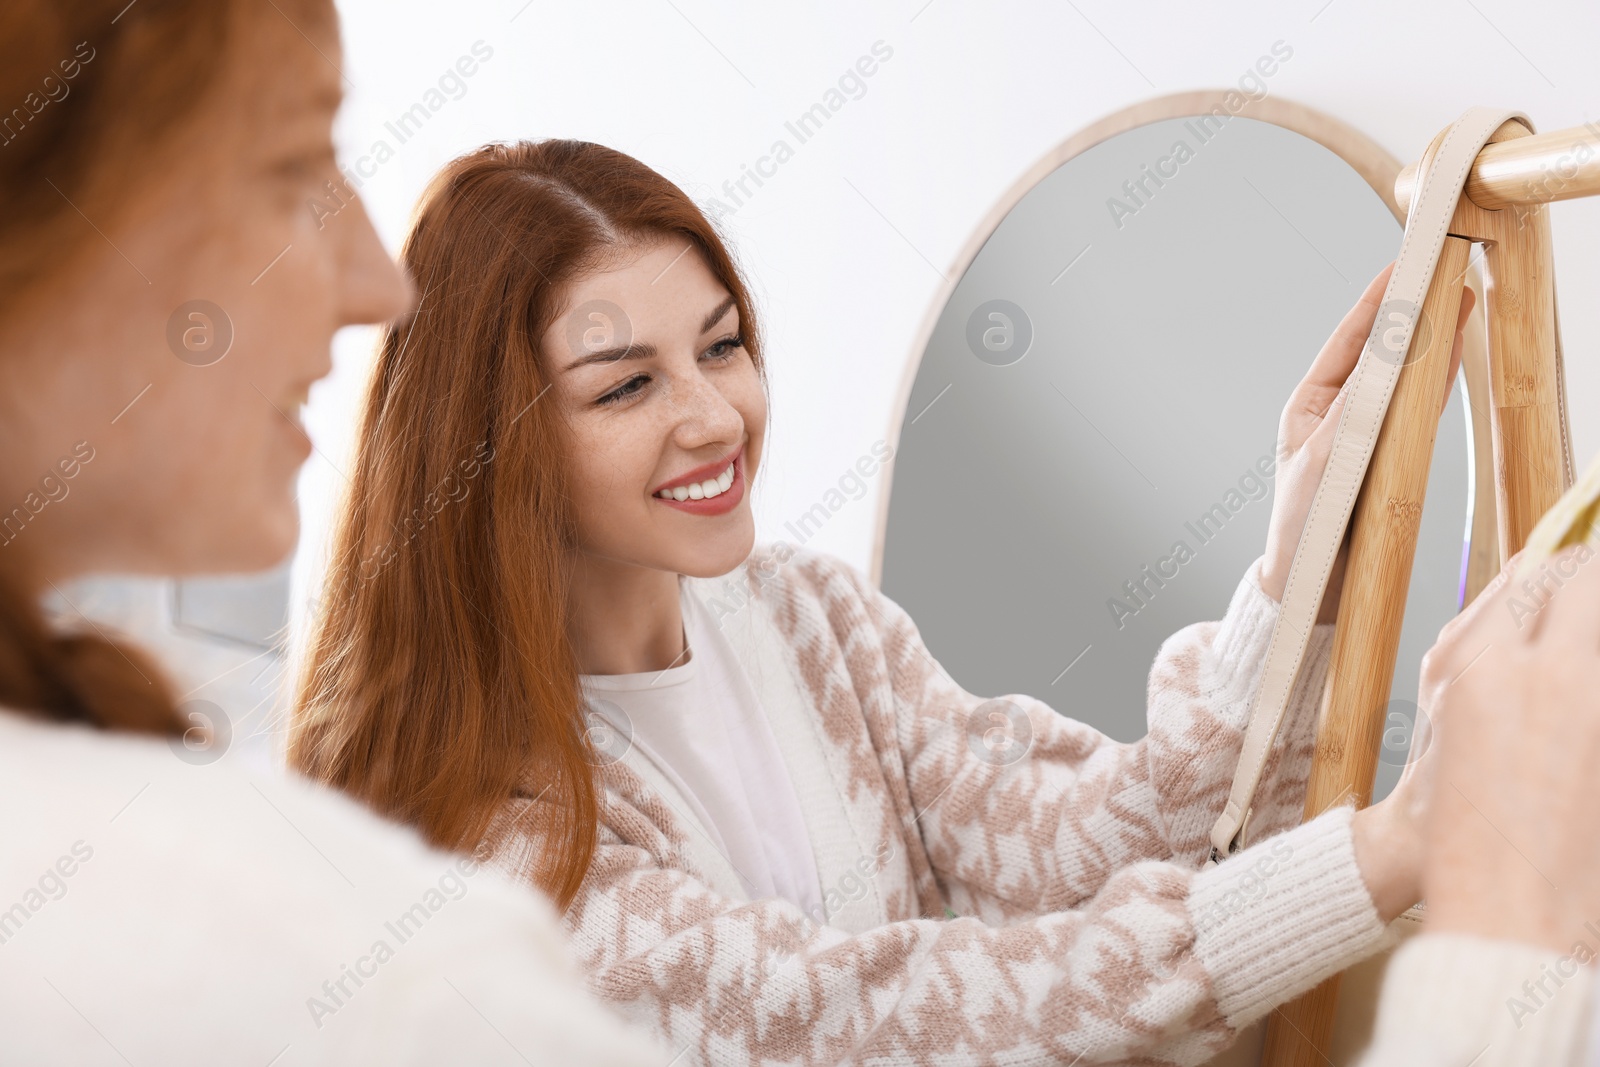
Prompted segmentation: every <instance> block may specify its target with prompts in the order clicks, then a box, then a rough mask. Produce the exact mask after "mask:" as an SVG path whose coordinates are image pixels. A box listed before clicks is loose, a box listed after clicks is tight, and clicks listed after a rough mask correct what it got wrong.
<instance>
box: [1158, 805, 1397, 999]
mask: <svg viewBox="0 0 1600 1067" xmlns="http://www.w3.org/2000/svg"><path fill="white" fill-rule="evenodd" d="M1354 814H1355V809H1353V808H1351V807H1348V806H1340V807H1336V808H1333V809H1331V810H1329V811H1326V812H1324V813H1323V814H1321V815H1319V816H1317V817H1316V818H1315V819H1312V820H1311V821H1310V822H1308V823H1304V824H1302V825H1300V826H1296V827H1295V828H1293V829H1291V830H1287V831H1285V832H1283V833H1281V834H1278V835H1277V836H1275V837H1271V838H1268V839H1267V840H1265V841H1262V842H1260V843H1259V844H1255V845H1252V846H1250V847H1249V848H1246V849H1244V850H1243V851H1241V852H1238V853H1236V854H1235V855H1233V856H1230V857H1229V858H1228V859H1226V860H1224V861H1223V862H1222V863H1220V864H1218V865H1216V866H1214V867H1207V868H1206V869H1204V870H1203V871H1201V872H1200V873H1199V874H1197V875H1195V877H1194V881H1193V882H1192V883H1191V884H1190V888H1189V901H1188V904H1189V918H1190V920H1191V921H1192V922H1193V923H1194V927H1195V945H1194V952H1195V956H1196V957H1197V958H1198V959H1199V960H1200V962H1201V963H1202V964H1204V966H1205V968H1206V971H1207V973H1209V974H1210V976H1211V983H1212V987H1213V991H1214V993H1215V996H1216V1001H1217V1008H1218V1010H1219V1011H1220V1012H1221V1014H1222V1016H1223V1018H1224V1019H1225V1020H1226V1021H1227V1023H1228V1025H1229V1026H1232V1027H1234V1028H1239V1027H1243V1026H1246V1025H1248V1024H1249V1023H1251V1022H1253V1021H1254V1020H1256V1019H1258V1018H1260V1017H1261V1016H1262V1015H1265V1014H1266V1013H1267V1012H1269V1011H1271V1010H1272V1009H1273V1008H1274V1007H1276V1006H1277V1005H1279V1004H1282V1003H1284V1002H1285V1001H1287V1000H1289V999H1291V998H1293V997H1295V996H1297V995H1299V994H1300V993H1303V992H1305V991H1306V990H1307V989H1310V988H1311V987H1312V986H1315V985H1316V984H1317V983H1318V982H1321V981H1322V980H1323V979H1324V978H1327V977H1328V976H1329V975H1332V974H1336V973H1338V972H1339V971H1342V970H1344V969H1345V968H1346V967H1349V966H1350V965H1351V964H1353V963H1355V962H1357V961H1358V960H1361V959H1363V958H1364V957H1366V956H1368V955H1371V954H1372V953H1373V952H1375V951H1377V949H1378V948H1379V947H1381V945H1382V944H1383V942H1384V935H1385V933H1386V931H1387V927H1386V926H1385V925H1384V923H1383V922H1382V921H1381V920H1380V919H1379V917H1378V913H1377V910H1376V909H1375V908H1374V907H1373V905H1372V896H1371V894H1370V893H1369V892H1368V891H1367V885H1366V882H1365V881H1364V880H1363V879H1362V877H1361V871H1360V868H1359V867H1357V865H1356V855H1355V846H1354V843H1353V842H1352V840H1351V830H1350V820H1351V817H1352V816H1353V815H1354Z"/></svg>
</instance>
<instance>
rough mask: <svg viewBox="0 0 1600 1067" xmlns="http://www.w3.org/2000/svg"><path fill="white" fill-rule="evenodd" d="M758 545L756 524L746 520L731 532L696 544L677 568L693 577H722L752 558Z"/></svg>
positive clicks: (681, 572)
mask: <svg viewBox="0 0 1600 1067" xmlns="http://www.w3.org/2000/svg"><path fill="white" fill-rule="evenodd" d="M755 545H756V528H755V523H754V522H745V523H743V524H741V526H740V528H739V529H738V530H736V531H733V532H731V533H730V534H729V535H726V536H722V537H716V538H712V539H710V540H708V541H702V542H699V543H697V544H696V545H695V546H694V548H693V549H691V550H690V551H688V552H686V553H685V554H684V556H685V558H684V560H683V564H682V565H680V566H679V567H677V568H676V570H677V571H678V573H680V574H686V575H688V576H689V577H691V578H720V577H722V576H723V575H724V574H727V573H729V572H730V571H732V570H733V569H734V568H736V567H738V566H739V564H741V563H743V562H744V561H745V560H746V559H749V558H750V550H751V549H753V548H755Z"/></svg>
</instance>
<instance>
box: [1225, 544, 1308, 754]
mask: <svg viewBox="0 0 1600 1067" xmlns="http://www.w3.org/2000/svg"><path fill="white" fill-rule="evenodd" d="M1265 558H1266V557H1265V556H1257V557H1256V560H1255V562H1254V563H1252V564H1250V566H1249V567H1248V568H1247V569H1246V570H1245V572H1244V577H1242V578H1240V579H1239V584H1238V585H1237V586H1235V587H1234V590H1233V597H1232V599H1231V600H1230V601H1229V602H1228V610H1227V612H1226V613H1225V614H1224V615H1223V616H1222V621H1221V622H1220V623H1219V624H1218V626H1217V632H1216V636H1215V637H1214V639H1213V641H1212V646H1211V647H1212V655H1211V662H1212V663H1213V664H1214V666H1213V668H1212V669H1213V671H1214V674H1213V675H1212V681H1213V683H1214V684H1215V685H1216V686H1217V687H1218V689H1217V691H1216V695H1217V696H1219V697H1221V698H1222V700H1223V701H1224V703H1225V704H1226V705H1233V706H1238V705H1243V706H1244V707H1246V708H1248V707H1249V704H1250V701H1251V699H1252V698H1253V697H1254V696H1255V690H1256V687H1257V686H1258V685H1259V683H1260V681H1261V672H1262V670H1263V669H1264V668H1265V667H1266V663H1267V648H1268V646H1269V645H1270V644H1271V643H1272V630H1273V627H1274V626H1276V625H1277V622H1278V608H1279V604H1278V602H1277V601H1276V600H1273V599H1272V598H1271V597H1269V596H1268V595H1267V594H1266V593H1265V592H1263V591H1262V589H1261V564H1262V562H1263V561H1264V560H1265ZM1332 645H1333V624H1332V623H1322V624H1320V625H1316V626H1313V627H1312V628H1311V638H1310V641H1309V642H1308V643H1307V646H1306V655H1305V658H1304V659H1303V660H1302V661H1301V666H1300V674H1299V680H1300V681H1304V680H1306V679H1309V678H1312V677H1318V678H1320V675H1318V674H1317V671H1318V669H1319V668H1320V667H1321V666H1322V665H1324V664H1326V663H1327V659H1328V651H1329V649H1330V648H1331V647H1332ZM1299 695H1300V694H1299V693H1298V692H1297V693H1296V696H1299ZM1239 726H1240V728H1241V729H1242V728H1243V727H1244V723H1243V722H1240V723H1239Z"/></svg>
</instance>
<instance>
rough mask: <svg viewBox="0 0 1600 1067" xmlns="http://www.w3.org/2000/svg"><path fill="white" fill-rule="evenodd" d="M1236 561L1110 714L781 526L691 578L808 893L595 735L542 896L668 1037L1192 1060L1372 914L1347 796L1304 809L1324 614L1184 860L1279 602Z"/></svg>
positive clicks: (945, 1056) (518, 818)
mask: <svg viewBox="0 0 1600 1067" xmlns="http://www.w3.org/2000/svg"><path fill="white" fill-rule="evenodd" d="M1258 567H1259V560H1258V561H1257V563H1256V564H1253V565H1252V566H1251V568H1250V570H1249V572H1248V573H1247V574H1246V576H1245V577H1244V578H1243V579H1241V581H1240V583H1239V585H1238V587H1237V589H1236V590H1235V592H1234V594H1233V597H1232V600H1231V603H1230V604H1229V607H1228V610H1227V613H1226V614H1225V615H1224V617H1223V618H1222V620H1221V621H1220V622H1203V623H1197V624H1195V625H1191V626H1189V627H1187V628H1185V629H1183V630H1181V631H1179V632H1178V633H1176V634H1174V635H1173V636H1172V637H1170V638H1168V639H1167V641H1166V642H1165V643H1164V644H1163V645H1162V646H1161V649H1160V651H1159V653H1158V654H1157V656H1156V659H1155V662H1154V665H1153V667H1152V669H1151V672H1150V677H1149V692H1148V697H1149V724H1150V732H1149V735H1148V736H1147V737H1145V738H1144V739H1143V740H1140V741H1138V742H1135V743H1133V744H1123V743H1120V742H1117V741H1113V740H1112V739H1110V738H1108V737H1106V736H1105V735H1103V734H1101V733H1099V732H1098V731H1096V730H1094V729H1092V728H1090V727H1088V726H1085V725H1083V724H1082V723H1079V722H1076V721H1074V720H1073V719H1071V718H1069V717H1067V716H1066V715H1063V714H1060V713H1058V712H1057V711H1056V710H1054V709H1052V708H1051V707H1050V706H1048V705H1046V704H1045V703H1043V702H1042V701H1040V700H1037V699H1035V698H1033V697H1029V696H1022V695H1010V696H1007V697H1004V698H1001V699H995V700H986V699H985V698H982V697H979V696H974V695H972V694H970V693H967V692H966V691H964V690H963V689H961V687H960V686H958V685H956V684H955V682H954V681H952V680H951V678H950V677H949V675H947V674H946V673H945V672H944V671H943V670H942V669H941V668H940V667H939V665H938V663H936V662H935V661H934V659H933V657H932V656H931V655H930V654H929V653H928V650H927V649H926V648H925V647H924V646H923V643H922V640H921V638H920V636H919V634H918V632H917V628H916V626H915V624H914V623H913V622H912V621H911V619H910V617H909V616H908V615H907V614H906V613H905V612H904V611H903V610H902V609H901V608H900V607H899V606H898V605H896V604H895V603H894V602H893V601H891V600H890V599H889V598H888V597H886V596H884V595H883V594H882V593H881V592H879V591H878V590H877V589H876V588H875V587H874V586H873V585H872V583H871V582H870V581H868V580H867V579H866V578H865V577H864V576H863V575H862V574H861V573H860V572H859V571H858V570H856V569H855V568H854V567H852V566H850V565H849V564H847V563H845V562H844V561H842V560H839V559H837V558H835V557H831V556H828V555H825V554H821V553H818V552H815V551H810V550H804V549H798V548H794V547H792V546H790V545H788V544H786V543H784V542H775V543H773V544H770V545H762V546H758V547H757V550H756V551H755V552H753V553H752V554H751V557H750V558H749V559H748V560H746V562H745V563H744V564H742V565H741V566H740V567H739V568H737V569H736V570H735V571H733V572H731V573H730V574H729V575H727V576H724V577H723V578H719V579H695V578H688V579H685V580H686V581H689V582H690V583H691V587H692V589H693V591H694V592H695V593H696V594H697V595H700V596H703V597H704V598H705V601H704V602H705V603H706V605H707V606H708V608H709V609H710V611H711V613H712V615H713V616H714V617H715V618H716V619H717V620H718V625H719V627H720V629H721V631H722V633H723V634H724V635H725V636H726V637H727V638H728V639H729V640H730V641H731V642H732V644H733V646H734V649H735V652H736V653H737V655H738V658H739V661H740V663H741V665H742V666H743V668H744V670H745V672H746V674H747V675H748V677H749V679H750V681H751V684H752V687H753V689H754V691H755V692H756V693H757V694H759V698H760V703H761V708H760V710H761V711H762V712H764V713H765V714H766V715H767V717H768V719H769V721H770V723H771V726H772V729H773V732H774V734H775V736H776V738H777V740H778V743H779V746H780V748H781V749H782V751H783V754H784V758H785V760H786V762H787V764H788V766H789V770H790V774H791V776H792V778H793V781H794V784H795V787H796V792H797V794H798V796H799V799H800V802H801V806H802V808H803V810H804V813H805V818H806V823H807V831H808V834H809V837H810V840H811V844H812V848H813V850H814V854H815V858H816V861H817V868H818V872H819V875H820V877H821V879H822V890H823V893H824V907H825V909H826V914H823V915H818V916H808V915H806V914H804V912H803V911H802V910H801V909H800V908H799V907H798V906H796V905H795V904H793V903H791V902H789V901H786V900H782V899H775V898H774V899H760V900H750V899H747V898H746V896H745V894H744V892H743V890H742V887H741V882H740V879H739V877H738V874H737V872H736V871H734V870H733V868H732V867H730V866H729V863H728V861H727V860H726V859H725V858H724V857H722V856H721V855H719V854H718V853H717V851H716V850H715V849H714V848H713V847H712V846H711V845H710V843H709V842H710V840H711V839H710V837H709V836H708V834H707V828H705V827H703V826H700V825H698V823H697V822H696V821H695V820H694V819H693V818H692V817H691V816H690V815H689V814H688V812H689V810H690V807H689V805H688V804H687V803H686V802H685V799H684V798H683V797H682V796H681V795H679V794H678V793H677V792H676V791H675V790H674V788H673V787H672V785H671V783H670V782H669V781H668V780H667V778H666V777H664V776H663V775H662V774H661V772H660V770H659V769H658V768H656V767H654V766H652V765H651V763H650V761H649V759H648V758H646V757H645V756H644V754H643V753H642V752H641V751H640V750H638V749H637V748H632V747H629V746H628V745H627V739H626V737H621V738H617V737H612V738H610V739H609V741H608V742H607V744H606V746H605V751H606V753H608V755H606V756H604V757H602V758H601V759H600V760H599V762H600V763H601V764H602V767H601V779H602V784H603V791H604V798H603V799H604V803H603V811H602V816H601V826H600V831H599V836H600V839H599V845H598V848H597V851H596V853H595V857H594V861H593V864H592V866H591V867H590V870H589V872H588V874H587V876H586V880H585V882H584V884H583V886H582V888H581V889H580V891H579V895H578V897H577V898H576V899H575V900H574V901H573V903H572V905H571V907H570V908H569V909H568V910H567V913H566V915H565V916H564V921H565V923H566V926H567V929H568V930H569V931H570V933H571V934H572V936H573V940H574V947H575V951H576V953H577V955H578V956H579V958H580V959H581V960H583V961H584V962H586V963H587V965H588V967H589V970H590V976H591V977H590V987H591V989H592V990H593V991H594V992H595V993H597V994H598V995H599V996H601V997H602V998H604V999H605V1000H608V1001H611V1002H613V1004H614V1005H615V1006H616V1007H617V1008H618V1009H619V1010H620V1011H621V1012H622V1013H623V1014H624V1015H626V1016H628V1017H630V1018H631V1019H633V1020H635V1021H637V1022H638V1023H640V1024H643V1025H644V1027H646V1028H647V1029H648V1030H649V1031H652V1032H653V1033H654V1034H655V1035H656V1036H657V1037H658V1038H659V1039H661V1040H662V1041H663V1042H664V1043H666V1044H667V1045H668V1046H669V1047H670V1048H671V1049H672V1050H673V1051H674V1052H675V1053H677V1054H678V1055H679V1057H680V1059H679V1060H678V1062H679V1063H682V1064H690V1063H703V1064H713V1063H714V1064H719V1065H727V1064H755V1063H767V1062H776V1063H792V1064H808V1065H809V1064H836V1063H864V1062H868V1061H870V1062H873V1063H879V1064H919V1065H921V1064H934V1063H965V1062H985V1063H998V1062H1004V1063H1008V1064H1017V1065H1022V1064H1045V1063H1076V1064H1080V1065H1087V1064H1100V1063H1129V1062H1132V1063H1179V1064H1195V1063H1200V1062H1203V1061H1204V1060H1206V1059H1208V1058H1209V1057H1210V1056H1212V1055H1213V1054H1214V1053H1216V1052H1217V1051H1219V1050H1220V1049H1222V1048H1224V1047H1226V1046H1227V1045H1228V1044H1229V1043H1230V1042H1231V1041H1232V1040H1233V1038H1234V1037H1235V1036H1236V1034H1237V1031H1238V1030H1239V1028H1241V1027H1243V1026H1245V1025H1247V1024H1249V1023H1250V1022H1252V1021H1254V1020H1255V1019H1257V1018H1259V1017H1260V1016H1262V1015H1263V1014H1265V1013H1266V1012H1267V1011H1269V1010H1271V1009H1272V1008H1273V1007H1274V1006H1276V1005H1277V1004H1279V1003H1282V1002H1283V1001H1285V1000H1288V999H1290V998H1292V997H1293V996H1295V995H1297V994H1299V993H1301V992H1303V991H1304V990H1306V989H1309V988H1310V987H1311V986H1313V985H1315V984H1316V983H1317V982H1319V981H1321V980H1322V979H1323V978H1325V977H1327V976H1329V975H1331V974H1333V973H1335V972H1337V971H1339V970H1342V969H1343V968H1345V967H1347V966H1349V965H1350V964H1352V963H1353V962H1355V961H1357V960H1358V959H1360V958H1362V957H1364V956H1366V955H1368V954H1370V953H1372V952H1374V951H1376V950H1377V949H1378V948H1380V947H1381V946H1382V945H1383V944H1384V942H1385V937H1384V934H1385V927H1384V925H1383V923H1382V922H1381V920H1380V919H1379V916H1378V914H1377V913H1376V911H1375V910H1374V908H1373V904H1372V901H1371V897H1370V895H1369V893H1368V892H1367V890H1366V887H1365V883H1364V882H1363V880H1362V878H1361V875H1360V872H1359V870H1358V868H1357V865H1356V862H1355V856H1354V851H1353V848H1352V843H1351V831H1350V819H1351V815H1352V810H1353V809H1351V808H1350V807H1337V808H1334V809H1332V810H1330V811H1328V812H1325V813H1324V814H1322V815H1320V816H1319V817H1318V818H1316V819H1314V820H1312V821H1310V822H1308V823H1305V824H1304V825H1297V824H1298V823H1300V819H1301V808H1302V804H1303V798H1304V794H1305V784H1306V778H1307V775H1308V772H1309V765H1310V756H1311V750H1312V733H1313V727H1314V719H1315V715H1316V705H1317V700H1318V696H1319V694H1320V692H1321V689H1322V683H1323V679H1324V676H1325V674H1326V672H1327V661H1328V653H1329V650H1330V646H1331V639H1332V629H1333V627H1332V626H1331V625H1321V626H1318V627H1316V630H1315V632H1314V633H1313V635H1312V638H1311V644H1310V648H1309V650H1308V653H1307V657H1306V666H1305V668H1304V669H1303V670H1302V672H1301V675H1300V677H1299V679H1298V680H1297V685H1296V688H1295V690H1294V694H1293V700H1292V706H1291V708H1290V710H1289V713H1288V715H1287V716H1286V719H1285V723H1284V727H1283V729H1282V730H1281V732H1280V735H1279V738H1278V743H1277V745H1276V746H1275V748H1274V750H1273V752H1272V753H1271V755H1270V757H1269V761H1268V765H1267V768H1266V774H1265V777H1264V779H1263V784H1262V788H1261V790H1260V791H1259V793H1258V799H1257V803H1256V806H1255V810H1254V813H1253V815H1252V820H1251V835H1252V839H1253V840H1252V842H1251V847H1249V848H1246V849H1244V850H1243V851H1241V852H1239V853H1237V854H1236V855H1234V856H1232V857H1231V858H1229V859H1227V860H1226V861H1225V862H1223V863H1222V864H1220V865H1217V866H1215V867H1208V866H1206V864H1205V860H1206V858H1207V856H1208V854H1209V840H1208V834H1209V831H1210V828H1211V825H1212V822H1213V821H1214V820H1215V818H1216V815H1217V813H1218V812H1219V811H1220V810H1221V809H1222V806H1223V803H1224V801H1225V798H1226V795H1227V792H1228V787H1229V784H1230V781H1231V778H1232V774H1233V769H1234V764H1235V762H1236V760H1237V757H1238V753H1239V749H1240V747H1241V741H1242V733H1243V728H1244V725H1245V721H1246V719H1247V717H1248V712H1249V705H1250V700H1251V697H1252V694H1253V691H1254V689H1255V687H1256V686H1257V684H1258V683H1259V678H1260V674H1261V671H1262V665H1263V663H1264V660H1265V655H1266V648H1267V644H1268V641H1269V639H1270V637H1271V632H1272V627H1273V624H1274V622H1275V619H1276V616H1277V609H1278V605H1277V603H1276V602H1275V601H1273V600H1271V599H1270V598H1269V597H1267V596H1266V595H1265V594H1264V593H1263V592H1262V591H1261V588H1260V585H1259V582H1258V578H1257V571H1258ZM1062 710H1063V711H1067V712H1070V711H1071V710H1072V709H1070V708H1066V709H1062ZM536 786H537V783H535V782H529V783H528V784H527V788H526V790H525V791H524V792H522V793H520V794H519V795H518V796H516V797H515V798H513V799H512V800H511V801H510V802H509V803H507V804H506V805H505V806H504V807H503V808H502V809H501V811H500V812H499V814H498V816H497V823H496V826H495V828H494V830H493V832H495V833H501V834H505V835H508V839H509V843H508V844H503V845H502V847H501V849H500V851H499V853H498V856H497V858H496V859H495V860H494V861H493V862H495V863H497V864H498V865H500V866H501V867H503V868H504V869H506V870H508V871H509V872H511V873H513V874H520V875H521V876H522V877H524V878H531V877H532V872H533V871H534V870H535V864H536V856H537V855H538V849H539V842H538V840H537V839H536V838H534V837H532V836H530V835H528V834H526V833H524V834H523V835H522V836H520V837H518V836H516V835H517V830H516V827H517V826H519V825H521V826H527V825H528V824H529V823H530V822H532V821H533V820H530V819H527V818H526V815H527V806H528V805H529V804H532V803H549V801H548V800H543V799H541V797H540V793H541V791H540V790H539V789H538V788H536ZM1278 831H1285V832H1282V833H1278ZM1275 833H1276V834H1277V836H1275V837H1273V838H1272V840H1270V841H1268V840H1261V839H1262V838H1264V837H1266V836H1268V835H1271V834H1275Z"/></svg>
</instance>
